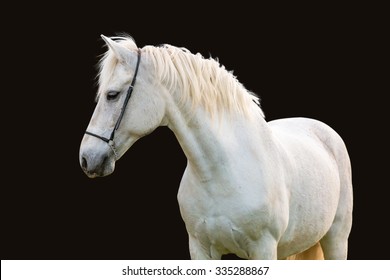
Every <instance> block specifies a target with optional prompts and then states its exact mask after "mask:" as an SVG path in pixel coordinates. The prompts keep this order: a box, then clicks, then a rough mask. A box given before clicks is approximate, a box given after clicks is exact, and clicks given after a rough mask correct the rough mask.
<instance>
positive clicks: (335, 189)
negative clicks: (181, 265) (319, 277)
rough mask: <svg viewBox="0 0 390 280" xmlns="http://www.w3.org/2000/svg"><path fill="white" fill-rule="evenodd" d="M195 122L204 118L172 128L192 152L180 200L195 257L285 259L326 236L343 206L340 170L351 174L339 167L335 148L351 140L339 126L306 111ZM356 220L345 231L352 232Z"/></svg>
mask: <svg viewBox="0 0 390 280" xmlns="http://www.w3.org/2000/svg"><path fill="white" fill-rule="evenodd" d="M176 115H177V114H176ZM200 115H201V116H203V114H200ZM193 121H194V122H195V123H198V124H200V125H192V124H189V125H188V126H189V127H190V128H191V130H190V131H186V132H185V133H177V132H176V131H177V129H176V128H174V127H173V128H171V129H172V130H173V131H174V132H175V134H176V136H177V138H178V139H179V142H180V144H181V145H182V147H183V150H184V152H185V153H186V155H187V158H189V160H188V165H187V168H186V170H185V173H184V176H183V179H182V182H181V184H180V188H179V193H178V200H179V205H180V209H181V214H182V217H183V219H184V221H185V223H186V226H187V231H188V233H189V240H190V248H191V256H192V257H193V258H206V259H207V258H216V259H219V258H220V257H221V255H223V254H226V253H235V254H236V255H238V256H240V257H242V258H271V259H272V258H276V257H277V258H281V259H284V258H287V257H288V256H291V255H293V254H297V253H300V252H302V251H305V250H306V249H307V248H310V247H311V246H314V245H315V244H316V243H318V242H319V241H320V240H321V239H322V238H323V237H324V236H325V235H326V233H327V232H328V231H329V229H330V228H331V227H332V223H333V221H334V219H335V216H336V212H337V209H338V201H339V198H340V188H341V186H340V176H347V175H348V174H339V168H338V158H335V155H334V154H333V153H334V152H337V151H339V150H340V151H343V147H344V144H343V142H342V140H341V138H340V137H339V136H338V135H337V134H336V133H335V132H334V131H333V130H332V129H331V128H329V127H328V126H326V125H325V124H323V123H321V122H319V121H315V120H311V119H305V118H293V119H284V120H278V121H273V122H270V123H266V122H265V121H261V120H253V123H250V122H248V121H247V120H246V121H245V122H243V121H237V122H234V121H232V119H229V120H228V121H226V123H224V124H223V123H222V122H223V121H220V120H217V121H215V122H216V123H217V124H214V125H218V127H217V128H216V127H214V126H213V125H212V124H211V125H210V124H208V123H209V122H210V119H203V118H202V119H201V120H198V119H197V118H196V117H195V118H194V119H193ZM181 127H182V126H181ZM215 131H216V132H215ZM254 131H257V133H254ZM319 132H321V133H320V134H318V133H319ZM317 134H318V135H317ZM182 135H185V136H184V137H183V136H182ZM319 137H323V138H325V140H323V139H321V138H319ZM190 139H191V140H190ZM324 141H328V142H324ZM188 142H190V143H188ZM243 143H245V144H243ZM186 147H190V148H189V150H188V151H187V150H186ZM344 149H345V148H344ZM194 151H195V152H194ZM193 153H197V154H198V155H204V157H201V158H199V157H196V156H192V154H193ZM337 156H338V155H337V154H336V157H337ZM342 156H346V157H347V156H348V155H347V154H346V153H345V152H344V154H343V155H342ZM344 160H348V158H344ZM350 187H351V185H345V186H343V188H350ZM350 194H351V193H350ZM346 199H347V200H350V199H351V197H348V198H346ZM351 206H352V205H351V204H349V207H348V211H351ZM342 210H343V211H345V209H342ZM342 214H343V215H345V214H346V213H342ZM350 223H351V221H345V224H342V225H341V227H342V228H344V229H337V231H342V232H343V234H344V235H346V236H348V234H349V229H350ZM338 236H340V234H338ZM344 238H345V236H344ZM271 244H273V245H272V246H271ZM267 246H270V247H272V248H269V249H268V250H266V249H265V248H266V247H267ZM326 249H327V247H326V245H325V248H324V250H325V252H326V253H328V252H327V251H326ZM339 250H340V251H341V252H337V253H336V252H333V251H332V254H335V255H334V256H333V257H335V258H345V257H346V255H345V254H346V248H345V247H344V246H341V245H339ZM330 255H331V254H329V257H331V256H330Z"/></svg>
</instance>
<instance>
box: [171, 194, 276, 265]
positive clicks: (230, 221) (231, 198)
mask: <svg viewBox="0 0 390 280" xmlns="http://www.w3.org/2000/svg"><path fill="white" fill-rule="evenodd" d="M178 199H179V205H180V210H181V214H182V217H183V220H184V221H185V224H186V227H187V231H188V232H189V234H190V235H191V236H193V237H194V238H196V239H197V240H198V241H199V242H200V243H201V244H202V246H203V247H207V248H214V250H217V251H219V252H222V253H229V252H234V253H236V254H237V255H239V256H241V257H244V258H245V257H247V254H248V253H247V252H248V248H247V247H248V244H249V243H250V241H251V240H255V239H257V238H258V235H259V234H260V233H261V228H262V227H263V226H265V225H266V223H267V222H265V221H264V220H263V217H268V216H269V215H268V214H267V213H266V212H268V211H270V210H269V207H268V205H267V204H265V203H262V201H261V199H260V197H259V198H258V199H257V200H256V201H254V200H253V201H252V202H251V203H249V201H248V199H247V198H246V197H245V196H242V195H241V194H239V193H235V194H231V195H227V194H225V196H220V197H218V199H216V198H215V197H214V196H210V195H208V194H207V192H203V191H201V192H196V191H194V188H190V189H187V188H186V187H183V186H181V188H180V191H179V195H178ZM210 250H213V249H210Z"/></svg>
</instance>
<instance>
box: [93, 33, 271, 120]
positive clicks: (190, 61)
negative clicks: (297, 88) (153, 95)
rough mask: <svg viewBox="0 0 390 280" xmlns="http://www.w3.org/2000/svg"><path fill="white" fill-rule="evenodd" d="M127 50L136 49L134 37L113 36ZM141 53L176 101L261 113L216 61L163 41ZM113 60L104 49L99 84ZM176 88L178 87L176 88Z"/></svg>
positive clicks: (212, 108)
mask: <svg viewBox="0 0 390 280" xmlns="http://www.w3.org/2000/svg"><path fill="white" fill-rule="evenodd" d="M111 39H116V40H117V42H119V43H120V44H123V45H124V46H126V47H127V48H129V49H130V50H136V49H137V46H136V44H135V42H134V40H133V39H132V38H131V37H129V36H126V37H114V38H111ZM142 53H146V55H147V57H148V58H149V59H151V61H152V63H153V65H154V67H155V69H156V77H157V78H158V79H159V80H160V81H161V83H162V84H164V85H165V86H166V87H167V88H168V90H170V92H177V93H178V94H179V98H180V102H183V103H187V102H189V104H192V108H195V107H196V106H202V107H203V108H204V109H205V111H206V112H207V113H209V114H210V115H214V114H215V113H216V112H218V113H220V112H223V111H228V112H231V111H234V112H239V113H242V114H244V115H246V116H253V114H255V115H259V114H260V116H261V117H264V113H263V111H262V110H261V108H260V107H259V98H258V97H257V96H256V95H255V94H254V93H252V92H250V91H248V90H247V89H245V87H244V86H243V85H242V84H241V83H240V82H239V81H238V80H237V78H236V76H234V75H233V72H232V71H227V70H226V69H225V67H224V66H223V65H221V64H220V63H219V61H218V60H216V59H213V58H211V57H210V58H208V59H206V58H204V57H203V56H202V55H201V54H200V53H197V54H193V53H191V52H190V51H189V50H187V49H185V48H179V47H175V46H172V45H169V44H164V45H161V46H158V47H155V46H145V47H143V48H142ZM116 63H117V61H116V59H114V55H113V54H112V52H111V51H107V52H106V53H105V54H104V56H103V58H102V59H101V60H100V71H99V84H100V85H101V86H102V83H104V81H105V80H106V79H107V77H110V76H111V75H112V73H113V70H114V68H115V66H116ZM177 89H178V90H177Z"/></svg>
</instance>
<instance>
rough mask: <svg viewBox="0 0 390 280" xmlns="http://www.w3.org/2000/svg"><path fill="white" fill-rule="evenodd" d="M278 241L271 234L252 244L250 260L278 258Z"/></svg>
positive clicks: (264, 235)
mask: <svg viewBox="0 0 390 280" xmlns="http://www.w3.org/2000/svg"><path fill="white" fill-rule="evenodd" d="M277 247H278V242H277V241H276V239H275V238H274V237H273V236H272V235H271V234H263V236H262V237H261V238H260V239H259V240H257V241H256V242H254V243H253V244H252V246H250V248H251V250H250V252H249V259H250V260H276V259H277V255H278V254H277Z"/></svg>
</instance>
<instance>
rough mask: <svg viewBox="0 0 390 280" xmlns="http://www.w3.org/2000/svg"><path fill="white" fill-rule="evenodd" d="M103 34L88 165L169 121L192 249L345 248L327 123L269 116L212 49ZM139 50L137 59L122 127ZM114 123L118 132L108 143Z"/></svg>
mask: <svg viewBox="0 0 390 280" xmlns="http://www.w3.org/2000/svg"><path fill="white" fill-rule="evenodd" d="M103 38H104V40H105V41H106V43H107V45H108V46H109V52H107V53H106V56H105V57H104V59H103V61H102V64H101V66H102V68H101V71H100V80H99V83H100V88H99V95H98V98H99V102H98V105H97V107H96V109H95V112H94V115H93V116H92V119H91V122H90V124H89V126H88V129H87V130H88V135H87V134H86V135H85V136H84V138H83V141H82V144H81V147H80V164H81V166H82V168H83V170H84V171H85V173H86V174H87V175H88V176H90V177H96V176H106V175H109V174H110V173H112V172H113V170H114V167H115V162H116V160H118V159H119V158H120V157H121V156H122V155H123V154H124V153H125V152H126V150H127V149H129V148H130V147H131V146H132V144H133V143H134V142H135V141H137V140H138V139H139V138H141V137H143V136H145V135H147V134H148V133H151V132H152V131H153V130H154V129H155V128H156V127H158V126H160V125H166V126H168V127H169V128H170V129H171V130H172V131H173V133H174V134H175V136H176V138H177V139H178V141H179V143H180V145H181V147H182V149H183V151H184V153H185V155H186V157H187V159H188V162H187V167H186V170H185V172H184V174H183V178H182V181H181V183H180V187H179V191H178V201H179V206H180V211H181V215H182V217H183V220H184V222H185V224H186V228H187V231H188V235H189V246H190V253H191V258H192V259H219V258H221V256H222V255H223V254H226V253H234V254H236V255H237V256H239V257H242V258H247V259H277V258H279V259H285V258H288V257H290V258H291V256H292V255H294V254H299V253H301V252H304V253H303V254H301V255H300V256H299V255H298V256H296V257H294V256H293V257H292V258H300V257H303V256H314V255H316V256H318V255H319V254H317V253H318V252H320V249H321V248H322V251H323V257H325V258H327V259H345V258H346V257H347V240H348V235H349V232H350V229H351V225H352V183H351V167H350V161H349V157H348V153H347V150H346V148H345V145H344V143H343V141H342V140H341V138H340V136H338V134H337V133H336V132H334V131H333V129H331V128H330V127H329V126H327V125H325V124H324V123H321V122H319V121H315V120H312V119H307V118H290V119H282V120H276V121H271V122H268V123H267V122H266V121H265V119H264V117H263V113H262V111H261V109H260V108H259V107H258V105H257V104H255V103H258V99H257V97H255V96H254V95H252V94H250V93H249V92H248V91H247V90H246V89H245V88H244V87H243V86H242V85H241V84H240V83H239V82H238V81H237V80H236V79H235V77H234V76H233V75H232V74H231V73H229V72H227V71H226V70H225V69H224V68H222V67H220V66H219V64H218V63H217V62H216V61H214V60H211V59H210V60H205V59H203V57H201V56H199V55H193V54H190V53H188V51H186V50H182V49H177V48H175V47H163V48H160V49H157V48H155V47H145V48H143V49H142V50H138V49H137V48H136V46H135V44H134V42H133V41H132V40H131V39H126V38H122V39H121V40H122V41H121V42H119V43H118V42H115V41H113V40H110V39H109V38H106V37H103ZM136 54H138V55H141V54H142V57H143V58H142V59H141V63H140V64H139V74H138V77H137V82H136V83H135V86H134V93H133V95H132V97H131V98H130V101H129V104H128V105H127V108H126V110H125V111H124V110H122V112H124V115H123V120H122V122H121V127H119V128H118V127H117V125H115V123H117V124H118V121H117V118H118V117H117V116H118V112H119V111H120V108H121V107H120V106H121V105H120V104H121V103H120V102H119V101H122V100H124V98H125V97H123V95H124V94H123V92H125V91H126V89H127V88H128V86H129V84H130V82H129V81H131V80H135V77H133V78H131V74H132V73H137V71H135V72H134V70H133V69H134V68H132V67H134V61H136V57H137V55H136ZM138 58H139V57H138ZM136 69H137V70H138V63H137V68H136ZM134 76H136V74H134ZM133 84H134V83H132V85H131V87H132V86H133ZM129 95H130V94H128V97H129ZM253 101H254V102H253ZM124 104H127V103H124ZM122 108H123V107H122ZM115 112H117V113H115ZM121 115H122V114H121ZM114 126H115V128H114V130H112V127H114ZM110 131H113V132H114V131H115V132H117V133H116V134H115V139H112V141H111V142H107V143H109V145H107V143H105V142H106V141H105V140H104V139H108V136H107V134H108V133H109V132H110ZM99 133H100V134H99ZM111 135H113V133H111ZM102 139H103V141H102ZM305 251H306V252H305Z"/></svg>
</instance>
